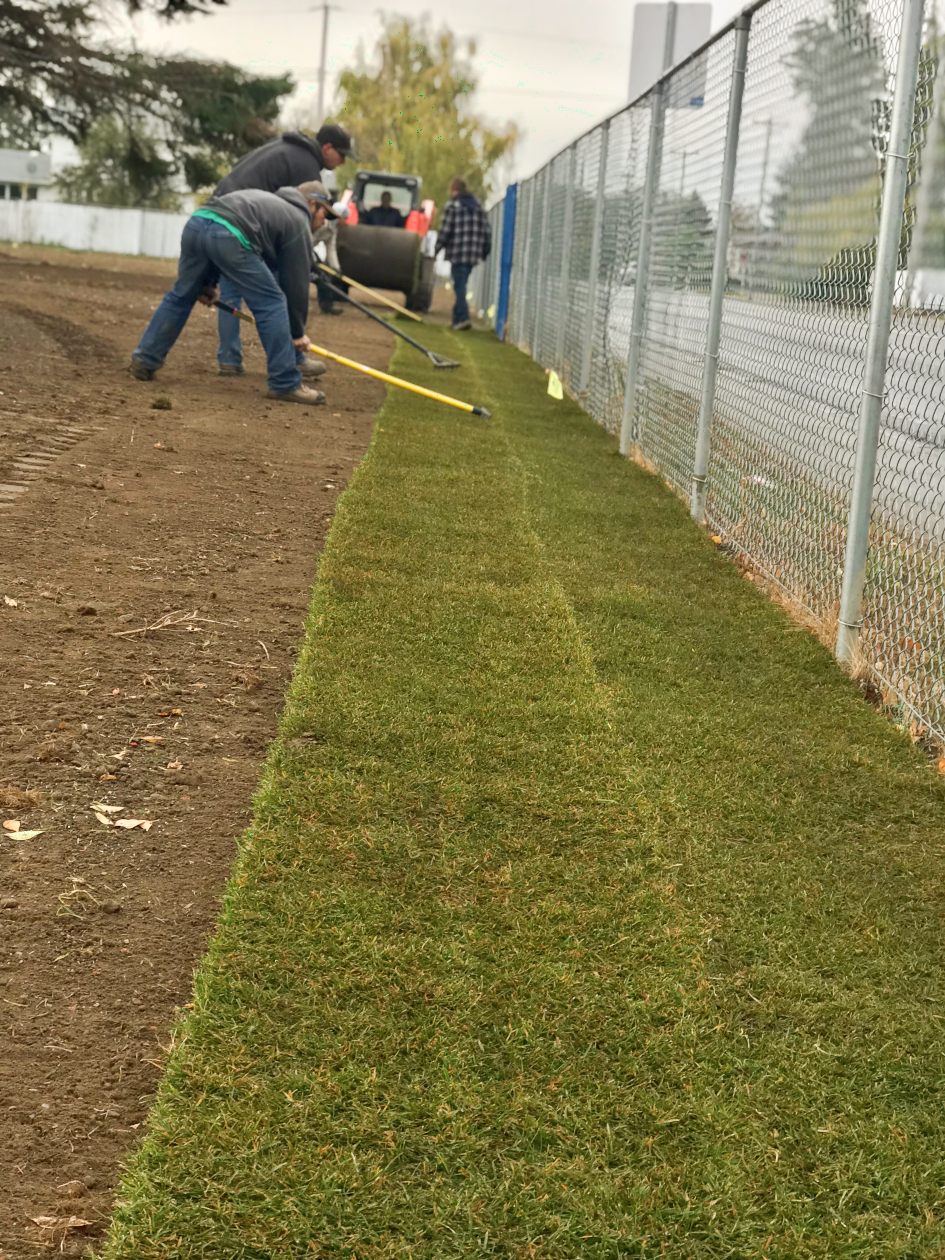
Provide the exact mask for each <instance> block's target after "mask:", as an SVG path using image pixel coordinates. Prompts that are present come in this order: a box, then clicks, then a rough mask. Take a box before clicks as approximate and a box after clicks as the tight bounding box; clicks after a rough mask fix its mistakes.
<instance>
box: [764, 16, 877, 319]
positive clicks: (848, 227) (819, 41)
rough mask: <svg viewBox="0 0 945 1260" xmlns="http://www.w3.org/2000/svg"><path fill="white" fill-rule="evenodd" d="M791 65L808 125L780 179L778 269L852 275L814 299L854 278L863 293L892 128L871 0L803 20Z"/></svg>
mask: <svg viewBox="0 0 945 1260" xmlns="http://www.w3.org/2000/svg"><path fill="white" fill-rule="evenodd" d="M784 64H785V65H786V66H787V68H788V70H789V71H790V74H791V78H792V82H793V85H794V88H795V91H796V92H797V93H798V95H799V96H801V97H803V98H805V99H806V100H807V102H808V104H809V112H808V118H809V121H808V123H807V126H806V128H805V130H804V133H803V136H802V137H801V140H800V143H799V144H798V146H797V149H796V151H795V152H794V153H793V155H792V156H791V157H790V158H789V160H788V161H787V163H786V164H785V165H784V166H783V167H782V169H781V171H780V173H779V176H778V181H777V185H778V187H777V193H776V195H775V197H774V198H773V201H772V206H773V210H774V216H775V225H776V227H777V229H778V231H779V234H780V237H781V241H782V243H783V248H782V250H779V252H778V258H777V259H772V267H773V268H775V270H778V271H780V272H781V273H782V275H781V279H782V280H783V281H788V282H794V283H796V282H802V283H803V282H806V281H809V280H813V279H814V278H815V277H822V273H823V269H825V268H828V269H831V274H833V272H835V271H839V273H840V274H841V275H842V276H844V277H845V279H844V280H842V281H840V282H838V281H837V280H836V279H835V278H834V279H832V280H831V281H830V285H828V289H829V292H828V291H827V290H823V291H822V289H821V288H820V287H818V286H819V283H820V282H819V280H818V282H817V284H816V285H815V287H814V289H813V290H811V294H812V295H817V294H820V293H821V292H822V295H823V296H831V297H833V296H835V293H836V292H840V291H841V289H842V288H843V286H844V285H845V284H846V285H849V286H852V287H853V288H855V289H856V291H857V293H859V292H860V291H862V290H863V289H864V288H866V287H868V284H869V278H870V276H871V274H872V267H873V258H874V256H875V240H874V237H875V233H876V226H877V222H878V207H879V199H880V193H881V186H882V155H883V152H884V147H885V142H886V131H887V129H888V118H887V112H888V111H887V98H888V86H887V81H886V71H885V66H884V61H883V53H882V48H881V45H880V41H879V37H878V35H877V33H876V31H875V29H874V25H873V19H872V16H871V13H870V10H869V7H868V6H867V4H866V3H865V0H833V3H832V6H831V12H830V14H829V16H827V17H824V18H822V19H819V20H817V21H814V20H812V19H809V18H807V19H804V20H803V21H801V22H799V23H798V25H797V28H796V29H795V31H794V34H793V37H792V39H791V45H790V49H789V51H788V54H787V56H786V57H785V58H784ZM838 285H839V287H838ZM806 291H807V290H806V289H805V292H806Z"/></svg>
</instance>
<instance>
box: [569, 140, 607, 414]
mask: <svg viewBox="0 0 945 1260" xmlns="http://www.w3.org/2000/svg"><path fill="white" fill-rule="evenodd" d="M609 141H610V119H609V118H608V119H606V120H605V121H604V122H603V123H602V124H601V137H600V169H599V170H598V173H597V200H596V201H595V203H594V226H593V228H592V229H591V261H590V267H589V272H590V274H589V276H588V290H587V319H586V321H585V323H584V344H583V346H582V347H581V372H580V376H579V377H578V381H577V392H578V393H579V394H585V393H587V388H588V386H589V385H590V380H591V356H592V355H593V353H594V339H595V337H596V336H597V281H598V274H597V273H598V272H599V271H600V242H601V236H602V235H603V227H604V202H605V200H606V192H607V148H608V144H609Z"/></svg>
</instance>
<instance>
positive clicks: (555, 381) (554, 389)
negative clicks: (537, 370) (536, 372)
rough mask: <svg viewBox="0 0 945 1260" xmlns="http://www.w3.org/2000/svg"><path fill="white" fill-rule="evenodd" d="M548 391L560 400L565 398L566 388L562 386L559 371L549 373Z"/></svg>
mask: <svg viewBox="0 0 945 1260" xmlns="http://www.w3.org/2000/svg"><path fill="white" fill-rule="evenodd" d="M548 393H549V394H550V395H551V397H552V398H557V399H558V400H559V401H560V400H561V399H562V398H564V390H563V389H562V388H561V381H560V379H559V377H558V373H557V372H549V373H548Z"/></svg>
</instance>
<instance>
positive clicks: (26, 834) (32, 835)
mask: <svg viewBox="0 0 945 1260" xmlns="http://www.w3.org/2000/svg"><path fill="white" fill-rule="evenodd" d="M42 834H43V833H42V831H17V832H14V835H15V836H16V838H17V840H35V839H36V837H37V836H41V835H42Z"/></svg>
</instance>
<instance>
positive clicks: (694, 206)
mask: <svg viewBox="0 0 945 1260" xmlns="http://www.w3.org/2000/svg"><path fill="white" fill-rule="evenodd" d="M734 51H735V37H734V34H733V33H732V32H729V33H728V34H727V35H725V36H724V37H723V38H722V39H720V40H719V41H718V42H717V43H715V44H713V45H712V46H711V47H710V48H709V49H708V50H707V51H706V52H705V53H704V54H701V55H700V56H697V57H695V58H693V60H692V61H690V62H689V63H688V64H686V65H684V66H683V67H681V69H680V70H679V71H678V72H676V73H675V74H673V75H672V76H671V77H670V79H669V81H668V83H667V87H666V91H665V105H664V108H663V125H662V129H661V134H660V137H659V143H660V159H659V164H658V168H659V176H658V180H657V183H656V186H655V189H654V193H653V206H652V225H653V226H652V241H651V244H650V257H649V266H648V267H647V271H646V278H645V281H644V283H645V290H646V306H645V309H644V321H643V325H642V327H641V329H640V334H641V337H642V350H641V356H640V370H639V373H638V375H637V379H636V387H635V389H634V391H633V397H632V398H630V399H629V400H628V402H627V405H628V407H629V408H630V410H631V418H632V426H631V432H632V435H633V440H634V441H635V443H636V444H637V446H638V447H639V449H640V451H641V452H642V453H643V455H644V456H645V457H646V458H647V459H648V460H649V461H650V462H651V463H652V464H654V465H655V466H656V468H658V469H659V471H660V472H661V473H662V475H663V476H664V477H665V478H666V479H667V480H668V481H670V482H672V483H673V484H674V485H675V486H676V487H678V488H679V489H680V490H682V491H683V492H685V493H688V490H689V485H690V482H691V480H692V471H693V457H694V455H695V446H696V422H697V420H698V417H699V404H700V400H701V397H702V375H703V369H704V366H705V352H706V332H707V321H708V310H709V290H710V288H711V284H712V258H713V254H714V251H715V229H716V219H717V216H718V208H719V193H720V188H721V180H722V159H723V155H724V149H725V134H726V127H725V123H726V118H727V115H728V104H729V94H730V91H731V83H732V69H733V65H734V61H733V57H734ZM696 102H698V104H697V103H696Z"/></svg>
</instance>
